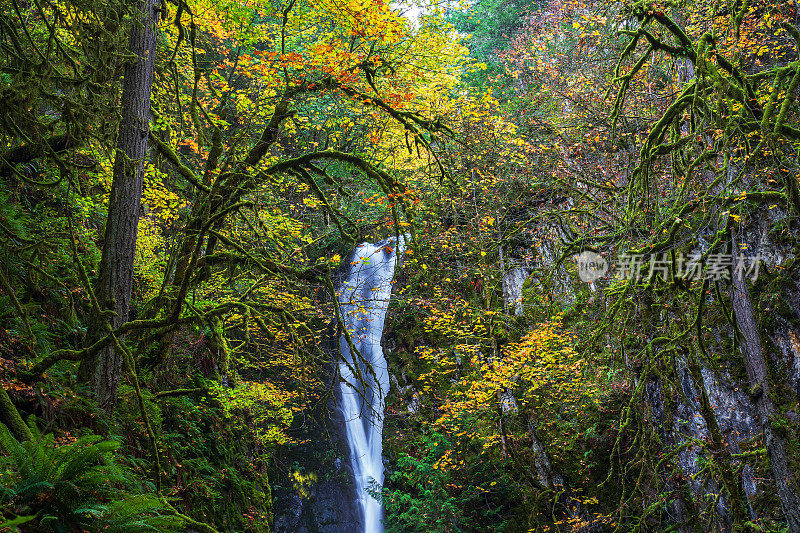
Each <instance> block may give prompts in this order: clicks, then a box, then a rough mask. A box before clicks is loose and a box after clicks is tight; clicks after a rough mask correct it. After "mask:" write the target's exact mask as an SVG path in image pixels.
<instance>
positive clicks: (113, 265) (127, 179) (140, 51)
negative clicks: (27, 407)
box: [82, 0, 159, 411]
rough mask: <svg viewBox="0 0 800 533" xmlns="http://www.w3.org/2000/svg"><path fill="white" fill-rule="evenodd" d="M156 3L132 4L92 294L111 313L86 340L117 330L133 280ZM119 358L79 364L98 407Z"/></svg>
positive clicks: (110, 397) (108, 398)
mask: <svg viewBox="0 0 800 533" xmlns="http://www.w3.org/2000/svg"><path fill="white" fill-rule="evenodd" d="M158 7H159V3H158V2H157V1H156V0H138V1H137V2H136V5H135V6H134V20H133V23H132V25H131V30H130V31H131V33H130V52H131V55H132V56H133V57H134V58H135V59H132V60H130V62H129V63H128V64H127V65H126V67H125V74H124V80H123V84H122V101H121V110H122V122H121V124H120V128H119V136H118V138H117V150H116V154H115V158H114V175H113V182H112V185H111V196H110V198H109V202H108V218H107V219H106V226H105V238H104V241H103V255H102V259H101V260H100V268H99V271H98V278H97V282H96V285H95V292H96V294H97V300H98V302H99V304H100V306H101V307H102V308H103V309H104V310H108V311H112V312H113V315H110V317H103V316H100V317H97V319H96V323H95V327H94V331H93V332H90V335H89V341H90V342H91V341H93V340H96V339H97V338H99V337H100V336H102V335H104V334H105V333H106V331H105V321H106V320H108V321H109V323H110V325H111V326H112V327H117V326H119V325H120V324H122V323H124V322H126V321H127V320H128V313H129V311H130V299H131V289H132V282H133V259H134V254H135V251H136V234H137V227H138V224H139V210H140V201H141V196H142V183H143V178H144V162H145V157H146V156H147V149H148V135H149V130H150V96H151V89H152V85H153V74H154V69H155V56H156V25H157V23H158V15H159V11H158ZM123 358H124V354H122V353H119V351H118V350H116V349H114V347H113V343H112V344H111V345H110V346H109V347H108V348H105V349H104V350H102V351H100V352H99V353H98V354H96V355H95V356H94V358H92V360H88V361H85V362H84V365H83V367H84V368H83V369H82V375H83V376H85V377H88V380H89V382H90V384H91V389H92V392H93V393H94V395H95V398H96V399H97V402H98V404H99V405H100V406H101V407H102V408H103V409H105V410H106V411H111V410H112V409H113V405H114V401H115V400H116V394H117V385H118V384H119V379H120V376H121V375H122V366H123Z"/></svg>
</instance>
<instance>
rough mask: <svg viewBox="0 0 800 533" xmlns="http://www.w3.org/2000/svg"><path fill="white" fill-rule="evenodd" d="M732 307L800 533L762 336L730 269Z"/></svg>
mask: <svg viewBox="0 0 800 533" xmlns="http://www.w3.org/2000/svg"><path fill="white" fill-rule="evenodd" d="M731 244H732V245H733V248H732V250H734V251H735V250H738V249H739V247H738V246H737V243H736V236H735V235H734V234H733V233H732V234H731ZM731 304H732V306H733V311H734V314H735V315H736V325H737V327H738V328H739V332H740V334H741V339H740V342H741V352H742V358H743V359H744V365H745V369H746V370H747V380H748V382H749V385H750V388H749V393H750V396H751V398H752V399H753V403H754V404H755V407H756V415H757V417H758V423H759V424H760V425H761V429H762V431H763V432H764V443H765V446H766V449H767V455H769V461H770V464H771V465H772V475H773V477H774V478H775V488H776V491H777V493H778V499H779V500H780V502H781V508H782V509H783V514H784V517H785V518H786V522H787V524H788V526H789V531H791V532H792V533H800V498H798V495H797V488H796V486H795V480H794V476H793V473H792V471H791V470H790V468H789V461H788V459H787V457H786V442H785V440H784V437H783V436H782V435H781V434H780V433H779V432H777V431H775V430H774V429H773V427H772V419H773V417H774V416H775V405H774V404H773V403H772V398H770V386H769V379H768V373H767V360H766V358H765V357H764V349H763V346H762V344H761V333H760V332H759V329H758V322H757V321H756V318H755V312H754V310H753V302H752V300H751V299H750V290H749V289H748V287H747V281H746V280H745V279H744V273H743V272H742V271H741V269H736V268H734V269H733V273H732V275H731Z"/></svg>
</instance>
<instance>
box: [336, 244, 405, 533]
mask: <svg viewBox="0 0 800 533" xmlns="http://www.w3.org/2000/svg"><path fill="white" fill-rule="evenodd" d="M402 245H403V243H402V238H401V241H400V242H397V240H396V239H395V238H394V237H391V238H389V239H386V240H383V241H381V242H378V243H375V244H371V243H362V244H360V245H359V246H358V248H356V250H355V252H354V253H353V256H352V257H351V258H350V268H349V271H348V275H347V279H346V281H345V282H344V283H343V284H342V287H341V291H340V294H339V304H340V311H341V313H342V319H343V321H344V324H345V327H346V328H347V331H348V332H349V334H350V342H348V338H347V336H346V335H345V334H343V335H342V336H341V339H340V346H339V349H340V353H341V361H340V363H339V372H340V375H341V382H340V388H341V394H342V404H341V409H342V414H343V416H344V420H345V429H346V435H347V442H348V445H349V447H350V462H351V466H352V469H353V479H354V482H355V489H356V495H357V506H358V507H359V508H360V511H361V514H362V517H363V521H362V524H363V529H362V531H363V533H382V531H383V525H382V523H381V518H382V513H383V509H382V507H381V504H380V502H379V501H378V500H377V499H376V498H374V497H373V496H372V495H371V494H370V492H376V491H380V488H381V486H382V485H383V457H382V447H383V442H382V441H383V416H384V407H385V397H386V393H387V392H388V390H389V372H388V368H387V364H386V359H385V358H384V356H383V349H382V348H381V336H382V334H383V322H384V319H385V318H386V310H387V308H388V307H389V298H390V297H391V293H392V279H393V278H394V271H395V267H396V266H397V259H398V256H399V255H401V254H402V248H403V246H402ZM351 344H352V346H351ZM351 348H355V351H356V352H357V353H356V355H355V356H354V355H353V350H352V349H351Z"/></svg>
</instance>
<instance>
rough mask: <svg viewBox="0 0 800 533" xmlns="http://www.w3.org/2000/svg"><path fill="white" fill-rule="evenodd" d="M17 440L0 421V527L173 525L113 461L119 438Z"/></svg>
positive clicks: (146, 528) (136, 528)
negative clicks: (3, 519) (60, 443)
mask: <svg viewBox="0 0 800 533" xmlns="http://www.w3.org/2000/svg"><path fill="white" fill-rule="evenodd" d="M31 429H32V431H33V435H34V438H33V439H31V440H28V441H25V442H19V441H18V440H17V439H16V438H14V436H13V435H12V434H11V432H9V430H8V429H7V428H6V427H5V426H4V425H2V424H0V447H2V449H4V450H5V452H6V455H5V456H0V510H2V514H3V515H4V516H17V518H15V519H13V520H9V521H7V522H5V523H0V527H7V528H11V529H14V530H16V529H19V530H21V531H54V532H61V531H70V530H74V529H76V528H78V529H83V530H85V529H88V530H91V531H95V530H103V531H108V532H126V533H127V532H131V533H138V532H151V531H176V530H179V529H180V528H181V527H182V520H180V519H179V518H178V517H176V516H174V513H172V511H171V510H169V509H168V508H167V507H165V506H164V504H163V503H162V501H161V500H160V499H159V498H158V497H157V496H156V495H153V494H135V487H137V485H138V484H137V482H136V477H135V476H134V475H133V474H132V473H131V472H129V471H128V470H127V469H125V468H123V467H121V466H120V465H118V464H117V463H116V462H115V461H114V455H113V454H114V452H115V451H116V450H117V448H118V447H119V443H118V442H115V441H112V440H102V439H101V437H99V436H97V435H88V436H85V437H81V438H80V439H78V440H77V441H76V442H74V443H72V444H69V445H63V446H58V445H57V444H56V442H55V438H54V437H53V435H52V434H48V435H41V434H40V433H39V432H38V430H37V429H36V427H35V426H34V425H33V424H31Z"/></svg>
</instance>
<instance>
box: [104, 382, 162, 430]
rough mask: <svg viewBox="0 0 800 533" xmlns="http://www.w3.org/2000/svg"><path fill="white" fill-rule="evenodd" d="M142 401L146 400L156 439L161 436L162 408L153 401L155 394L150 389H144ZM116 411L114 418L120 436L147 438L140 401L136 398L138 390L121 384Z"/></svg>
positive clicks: (145, 406) (145, 407)
mask: <svg viewBox="0 0 800 533" xmlns="http://www.w3.org/2000/svg"><path fill="white" fill-rule="evenodd" d="M142 399H143V400H144V409H145V412H146V413H147V418H148V419H149V420H150V425H151V426H152V428H153V431H154V432H155V434H156V437H158V436H159V435H160V434H161V424H162V416H161V408H160V407H159V406H158V405H156V403H155V402H154V401H153V393H152V392H150V391H149V390H148V389H145V388H143V389H142ZM114 409H115V410H114V413H115V417H114V418H115V420H116V421H117V424H118V426H119V430H120V434H122V435H136V436H137V437H139V438H142V439H146V438H147V433H146V432H145V423H144V420H143V419H142V412H141V410H140V409H139V399H138V398H137V397H136V389H134V388H133V387H131V386H129V385H126V384H124V383H123V384H120V386H119V389H117V403H116V406H115V408H114Z"/></svg>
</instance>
